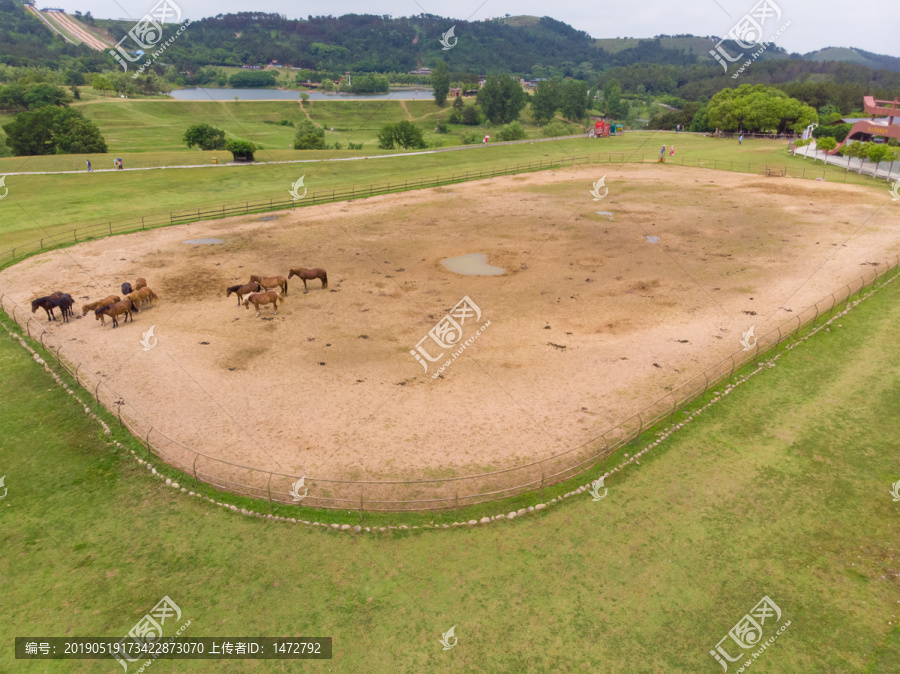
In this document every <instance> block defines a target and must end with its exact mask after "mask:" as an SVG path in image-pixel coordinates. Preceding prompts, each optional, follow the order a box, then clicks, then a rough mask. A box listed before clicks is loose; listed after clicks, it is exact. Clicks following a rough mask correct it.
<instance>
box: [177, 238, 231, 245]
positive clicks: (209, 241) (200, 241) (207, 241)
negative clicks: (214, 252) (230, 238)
mask: <svg viewBox="0 0 900 674" xmlns="http://www.w3.org/2000/svg"><path fill="white" fill-rule="evenodd" d="M181 243H191V244H214V243H225V239H188V240H187V241H182V242H181Z"/></svg>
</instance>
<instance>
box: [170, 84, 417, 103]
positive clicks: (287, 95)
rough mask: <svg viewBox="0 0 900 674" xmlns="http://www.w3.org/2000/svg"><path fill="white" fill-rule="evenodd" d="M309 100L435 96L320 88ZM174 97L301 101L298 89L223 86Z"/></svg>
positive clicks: (178, 91) (401, 91)
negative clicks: (332, 92) (328, 90)
mask: <svg viewBox="0 0 900 674" xmlns="http://www.w3.org/2000/svg"><path fill="white" fill-rule="evenodd" d="M308 93H309V100H311V101H384V100H397V101H400V100H402V101H414V100H430V99H432V98H434V94H433V93H432V91H431V89H427V88H425V89H422V88H419V90H418V91H416V90H415V89H392V90H391V91H390V92H389V93H386V94H326V93H324V92H321V91H311V92H308ZM169 95H170V96H172V98H177V99H178V100H180V101H233V100H234V97H235V96H237V97H238V100H240V101H270V100H285V101H299V100H300V92H299V91H281V90H279V89H231V88H229V87H223V88H221V89H204V88H203V87H197V88H196V89H175V90H174V91H172V92H170V94H169Z"/></svg>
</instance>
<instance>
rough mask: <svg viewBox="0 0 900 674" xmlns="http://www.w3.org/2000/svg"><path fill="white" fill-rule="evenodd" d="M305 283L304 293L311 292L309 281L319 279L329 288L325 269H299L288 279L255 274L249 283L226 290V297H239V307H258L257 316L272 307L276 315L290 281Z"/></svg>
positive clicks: (289, 275) (291, 271) (293, 270)
mask: <svg viewBox="0 0 900 674" xmlns="http://www.w3.org/2000/svg"><path fill="white" fill-rule="evenodd" d="M295 276H296V277H297V278H299V279H300V280H301V281H303V292H304V293H306V292H309V289H308V288H307V286H306V282H307V281H312V280H313V279H319V280H321V281H322V289H323V290H324V289H327V288H328V274H327V273H326V272H325V270H324V269H318V268H317V269H304V268H303V267H297V268H296V269H291V270H290V273H288V276H287V278H285V277H284V276H259V275H257V274H254V275H253V276H251V277H250V281H249V282H248V283H238V284H237V285H234V286H231V287H229V288H227V289H226V291H225V296H226V297H231V295H232V294H234V295H237V301H238V306H241V304H243V305H244V307H245V308H246V309H249V308H250V305H251V304H252V305H253V306H254V307H256V315H257V316H259V310H260V307H264V306H267V305H269V304H271V305H272V308H273V309H274V310H275V313H276V314H277V313H278V303H279V302H281V303H282V304H283V303H284V296H285V295H287V292H288V279H291V278H293V277H295Z"/></svg>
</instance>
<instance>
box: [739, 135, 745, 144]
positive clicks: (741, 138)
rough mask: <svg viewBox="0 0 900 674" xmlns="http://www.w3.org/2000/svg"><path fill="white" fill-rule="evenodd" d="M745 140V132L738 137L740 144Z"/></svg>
mask: <svg viewBox="0 0 900 674" xmlns="http://www.w3.org/2000/svg"><path fill="white" fill-rule="evenodd" d="M743 142H744V134H741V135H740V136H739V137H738V145H741V144H743Z"/></svg>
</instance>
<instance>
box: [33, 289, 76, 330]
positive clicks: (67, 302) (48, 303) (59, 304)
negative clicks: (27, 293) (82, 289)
mask: <svg viewBox="0 0 900 674" xmlns="http://www.w3.org/2000/svg"><path fill="white" fill-rule="evenodd" d="M73 304H75V300H73V299H72V296H71V295H70V294H69V293H63V292H60V291H58V290H57V291H56V292H55V293H53V294H51V295H45V296H44V297H38V298H37V299H36V300H33V301H32V302H31V313H34V312H35V311H37V310H38V309H43V310H44V311H46V312H47V320H50V321H55V320H56V316H55V315H54V314H53V310H54V309H59V310H60V312H61V313H62V317H63V322H64V323H67V322H68V321H69V317H70V316H74V312H73V311H72V305H73Z"/></svg>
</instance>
